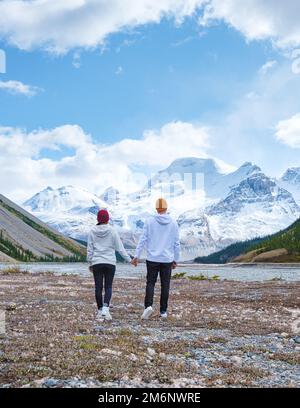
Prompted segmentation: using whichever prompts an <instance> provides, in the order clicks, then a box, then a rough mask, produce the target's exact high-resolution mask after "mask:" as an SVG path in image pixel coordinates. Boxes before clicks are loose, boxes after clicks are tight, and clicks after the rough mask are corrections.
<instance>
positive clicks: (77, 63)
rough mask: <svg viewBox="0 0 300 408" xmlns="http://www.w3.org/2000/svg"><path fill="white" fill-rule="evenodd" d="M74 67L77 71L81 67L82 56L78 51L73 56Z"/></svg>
mask: <svg viewBox="0 0 300 408" xmlns="http://www.w3.org/2000/svg"><path fill="white" fill-rule="evenodd" d="M72 65H73V67H74V68H76V69H79V68H80V67H81V55H80V53H79V52H78V51H76V52H74V54H73V59H72Z"/></svg>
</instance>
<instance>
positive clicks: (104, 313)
mask: <svg viewBox="0 0 300 408" xmlns="http://www.w3.org/2000/svg"><path fill="white" fill-rule="evenodd" d="M101 315H102V317H104V319H105V320H112V317H111V314H110V313H109V306H103V307H102V313H101Z"/></svg>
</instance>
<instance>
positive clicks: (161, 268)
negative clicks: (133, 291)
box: [145, 261, 172, 313]
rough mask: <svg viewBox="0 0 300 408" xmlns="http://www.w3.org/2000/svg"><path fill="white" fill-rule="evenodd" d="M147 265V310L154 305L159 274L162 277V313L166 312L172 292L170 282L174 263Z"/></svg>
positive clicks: (149, 263)
mask: <svg viewBox="0 0 300 408" xmlns="http://www.w3.org/2000/svg"><path fill="white" fill-rule="evenodd" d="M146 264H147V286H146V296H145V308H146V307H149V306H152V305H153V296H154V287H155V284H156V281H157V277H158V274H159V276H160V284H161V293H160V312H161V313H162V312H166V311H167V308H168V299H169V292H170V282H171V273H172V262H171V263H161V262H152V261H146Z"/></svg>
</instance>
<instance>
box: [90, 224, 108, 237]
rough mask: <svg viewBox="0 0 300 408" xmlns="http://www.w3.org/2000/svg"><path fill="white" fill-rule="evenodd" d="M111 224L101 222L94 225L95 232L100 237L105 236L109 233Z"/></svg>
mask: <svg viewBox="0 0 300 408" xmlns="http://www.w3.org/2000/svg"><path fill="white" fill-rule="evenodd" d="M110 230H111V226H110V225H109V224H100V225H95V226H94V227H93V233H94V234H95V235H96V236H97V237H99V238H104V237H106V236H107V235H109V233H110Z"/></svg>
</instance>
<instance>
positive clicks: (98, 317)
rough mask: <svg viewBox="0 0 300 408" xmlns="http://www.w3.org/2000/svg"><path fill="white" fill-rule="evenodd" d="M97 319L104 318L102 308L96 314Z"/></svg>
mask: <svg viewBox="0 0 300 408" xmlns="http://www.w3.org/2000/svg"><path fill="white" fill-rule="evenodd" d="M96 320H103V316H102V309H99V310H98V312H97V315H96Z"/></svg>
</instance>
